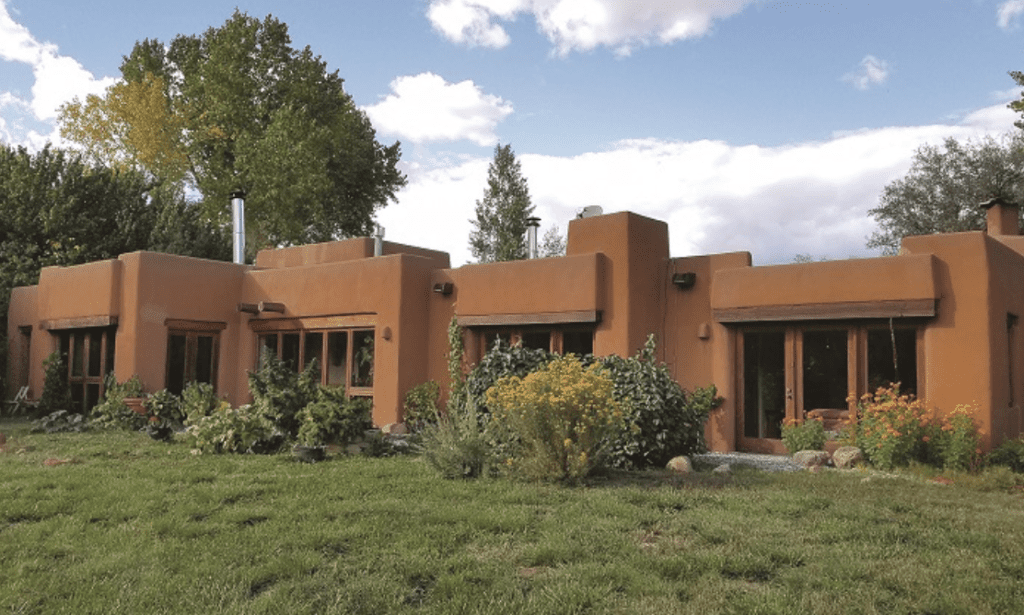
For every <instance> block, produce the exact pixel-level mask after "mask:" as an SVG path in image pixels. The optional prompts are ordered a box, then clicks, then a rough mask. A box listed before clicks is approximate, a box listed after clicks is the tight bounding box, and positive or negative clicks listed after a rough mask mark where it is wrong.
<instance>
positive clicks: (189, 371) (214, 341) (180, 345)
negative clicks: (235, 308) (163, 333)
mask: <svg viewBox="0 0 1024 615" xmlns="http://www.w3.org/2000/svg"><path fill="white" fill-rule="evenodd" d="M167 326H168V330H167V374H166V379H165V381H164V382H165V385H164V386H165V387H166V388H167V390H168V391H170V392H171V393H174V394H175V395H181V392H182V391H183V390H184V389H185V387H186V386H187V385H188V384H189V383H192V382H204V383H206V384H209V385H212V386H213V388H214V389H215V390H216V388H217V358H218V356H219V353H220V332H221V331H222V330H223V329H225V328H226V327H227V324H226V323H217V322H196V321H178V320H176V321H168V323H167Z"/></svg>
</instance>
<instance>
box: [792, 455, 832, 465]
mask: <svg viewBox="0 0 1024 615" xmlns="http://www.w3.org/2000/svg"><path fill="white" fill-rule="evenodd" d="M793 461H795V462H797V463H799V464H800V465H802V466H803V467H805V468H820V467H822V466H827V465H828V461H829V456H828V453H826V452H825V451H797V452H796V453H794V454H793Z"/></svg>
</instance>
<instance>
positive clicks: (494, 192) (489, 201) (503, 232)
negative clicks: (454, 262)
mask: <svg viewBox="0 0 1024 615" xmlns="http://www.w3.org/2000/svg"><path fill="white" fill-rule="evenodd" d="M532 214H533V205H532V204H531V202H530V189H529V187H528V186H527V185H526V178H525V177H523V174H522V170H521V169H520V167H519V161H518V160H516V155H515V153H513V152H512V146H511V145H504V146H502V145H500V144H499V145H498V146H496V147H495V148H494V160H492V161H491V164H490V166H489V167H488V168H487V190H485V191H484V198H483V199H481V200H479V201H477V202H476V219H475V220H471V222H472V223H473V226H474V230H473V231H471V232H470V234H469V247H470V249H471V250H472V252H473V258H475V259H476V260H477V262H481V263H491V262H496V261H514V260H520V259H524V258H526V257H527V256H528V254H527V251H528V246H527V245H526V219H527V218H529V217H530V216H531V215H532Z"/></svg>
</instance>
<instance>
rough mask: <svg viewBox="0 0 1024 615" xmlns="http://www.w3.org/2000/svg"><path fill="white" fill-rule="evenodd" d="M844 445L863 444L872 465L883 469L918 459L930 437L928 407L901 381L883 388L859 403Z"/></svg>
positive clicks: (863, 397) (860, 445) (846, 433)
mask: <svg viewBox="0 0 1024 615" xmlns="http://www.w3.org/2000/svg"><path fill="white" fill-rule="evenodd" d="M844 436H845V437H844V439H843V443H844V444H849V445H852V446H858V447H860V449H861V451H863V453H864V456H865V457H867V459H868V461H870V462H871V465H873V466H875V467H876V468H879V469H882V470H888V469H891V468H893V467H895V466H903V465H907V464H908V463H910V461H911V460H912V459H915V458H919V457H920V456H921V455H922V454H923V452H924V450H923V448H924V447H923V444H924V443H926V442H927V441H928V439H929V438H930V436H929V430H928V410H927V409H926V408H925V405H924V403H923V402H922V401H921V400H919V399H915V398H914V396H913V395H901V394H900V388H899V384H894V385H892V386H891V387H888V388H886V387H880V388H879V389H878V390H877V391H875V394H874V395H871V394H864V395H863V396H862V397H861V398H860V400H859V401H858V402H857V416H856V418H853V419H851V422H850V425H849V426H848V427H847V429H846V430H845V432H844Z"/></svg>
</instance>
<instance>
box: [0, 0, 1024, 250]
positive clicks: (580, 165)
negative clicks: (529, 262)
mask: <svg viewBox="0 0 1024 615" xmlns="http://www.w3.org/2000/svg"><path fill="white" fill-rule="evenodd" d="M236 6H238V8H240V9H241V10H243V11H245V12H247V13H249V14H250V15H252V16H256V17H263V16H265V15H267V14H268V13H270V14H273V15H274V16H275V17H277V18H278V19H280V20H282V21H284V22H285V23H287V24H288V25H289V29H290V33H291V36H292V41H293V44H294V45H295V46H297V47H302V46H306V45H309V46H310V47H311V48H312V50H313V51H314V52H315V53H317V54H319V55H321V56H322V57H323V59H324V60H325V61H326V62H327V64H328V66H329V68H330V69H331V70H338V72H339V74H340V75H341V76H342V77H343V78H344V79H345V80H346V89H347V90H348V91H349V92H350V93H351V94H352V95H353V97H354V98H355V101H356V103H357V104H358V105H360V106H361V107H362V108H363V109H364V110H365V111H366V112H367V114H368V115H369V116H370V118H371V120H372V121H373V124H374V126H375V127H376V129H377V131H378V138H379V139H380V140H381V141H382V142H386V143H390V142H393V141H395V140H400V141H401V142H402V149H403V161H402V166H403V170H404V171H405V172H406V173H407V174H408V176H409V185H408V186H407V187H406V188H405V189H404V190H403V191H402V192H401V193H400V195H399V202H398V203H397V204H392V205H390V206H389V207H387V208H386V209H384V210H383V211H382V212H381V214H380V216H379V219H380V222H381V224H383V225H384V226H385V227H386V229H387V238H388V239H391V240H394V241H401V242H404V243H412V244H416V245H424V246H427V247H432V248H436V249H442V250H445V251H448V252H450V253H451V254H452V260H453V264H456V265H458V264H461V263H463V262H466V261H467V260H469V258H470V256H469V252H468V248H467V237H468V233H469V230H470V224H469V220H470V218H471V217H472V216H473V207H474V204H475V201H476V200H477V199H479V198H481V196H482V195H483V190H484V186H485V182H486V173H487V165H488V163H489V161H490V159H491V156H492V154H493V149H494V146H495V145H496V144H497V143H499V142H500V143H510V144H511V145H512V148H513V150H514V151H515V152H516V155H517V157H518V158H519V159H520V161H521V162H522V166H523V172H524V175H525V176H526V178H527V180H528V182H529V185H530V189H531V194H532V195H533V200H534V203H535V205H536V206H537V213H538V215H540V216H541V217H542V218H543V220H544V221H543V223H542V224H543V226H544V227H548V226H551V225H558V226H559V228H561V229H562V230H564V229H565V226H566V224H567V222H568V221H569V220H570V219H571V218H572V217H573V216H574V214H575V212H576V211H577V210H578V209H580V208H582V207H583V206H586V205H593V204H598V205H601V206H603V207H604V209H605V211H609V212H610V211H621V210H632V211H636V212H638V213H642V214H645V215H649V216H652V217H656V218H660V219H664V220H666V221H668V222H669V225H670V235H671V242H672V251H673V254H674V255H677V256H682V255H686V254H695V253H713V252H724V251H733V250H749V251H750V252H752V253H753V256H754V261H755V263H775V262H788V261H790V260H792V258H793V256H794V255H796V254H811V255H814V256H817V257H830V258H846V257H857V256H867V255H870V254H871V252H869V251H867V250H866V249H865V248H864V244H865V239H866V237H867V236H868V235H869V234H870V233H871V231H872V229H873V228H874V221H873V220H872V219H871V218H870V216H868V214H867V212H868V210H869V209H871V208H872V207H874V206H875V205H876V203H877V199H878V195H879V194H880V192H881V190H882V188H883V187H884V186H885V185H886V184H887V183H889V182H891V181H892V180H894V179H896V178H898V177H900V176H902V175H903V174H904V173H905V172H906V170H907V168H908V167H909V164H910V161H911V158H912V156H913V152H914V150H915V149H916V148H917V147H919V146H920V145H922V144H924V143H940V142H941V141H942V140H943V139H944V138H946V137H955V138H959V139H968V138H980V137H982V136H984V135H994V136H995V135H1000V134H1002V133H1005V132H1006V131H1009V130H1012V129H1014V128H1013V121H1014V120H1015V119H1016V117H1015V115H1014V114H1013V113H1012V112H1010V111H1008V110H1007V109H1006V108H1005V105H1006V102H1008V101H1009V100H1013V99H1016V98H1019V97H1020V96H1021V92H1020V88H1017V87H1015V85H1014V83H1013V81H1012V80H1011V79H1010V78H1009V76H1008V75H1007V71H1010V70H1024V53H1022V52H1024V46H1022V43H1024V0H889V1H887V2H865V1H858V2H771V1H768V0H718V1H716V2H707V1H697V0H674V1H673V0H656V1H647V2H642V1H639V2H638V1H636V0H633V1H630V0H390V1H388V2H381V1H379V0H349V1H347V2H337V3H324V2H308V1H306V0H292V1H291V2H288V3H283V2H270V1H249V2H246V1H244V0H231V1H221V0H204V1H202V2H196V1H193V0H179V1H178V2H175V3H139V2H128V1H124V0H95V1H94V2H90V3H80V2H70V1H68V0H0V140H2V141H4V142H7V143H15V144H24V145H27V146H29V147H31V148H38V147H41V145H42V144H43V143H45V142H46V141H47V140H49V141H54V142H59V138H58V137H57V135H56V133H55V132H54V124H53V120H54V116H55V110H56V108H57V106H59V104H61V103H62V102H65V101H67V100H70V99H71V98H73V97H75V96H84V95H85V94H88V93H91V92H101V91H102V90H103V88H104V87H106V86H108V85H110V83H112V82H113V80H114V79H116V78H117V76H118V74H119V73H118V65H119V64H120V61H121V56H122V55H125V54H127V53H129V52H130V50H131V48H132V45H133V44H134V43H135V41H137V40H141V39H143V38H155V39H158V40H161V41H164V42H168V41H170V39H172V38H173V37H174V36H175V35H177V34H197V33H201V32H202V31H203V30H205V29H206V28H209V27H215V26H219V25H220V24H222V23H223V22H224V21H225V20H226V19H228V18H229V17H230V15H231V13H232V12H233V11H234V9H235V7H236ZM140 7H144V8H140Z"/></svg>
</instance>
